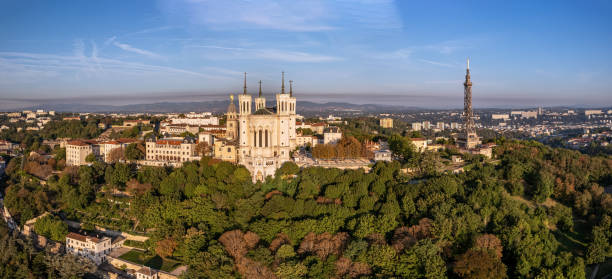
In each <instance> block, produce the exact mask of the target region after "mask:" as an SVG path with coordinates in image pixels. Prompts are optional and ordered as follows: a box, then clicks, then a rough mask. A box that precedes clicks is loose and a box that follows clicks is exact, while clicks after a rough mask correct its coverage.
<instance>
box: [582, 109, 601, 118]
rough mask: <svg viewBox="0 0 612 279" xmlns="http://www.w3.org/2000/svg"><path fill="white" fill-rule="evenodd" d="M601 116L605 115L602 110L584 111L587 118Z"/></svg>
mask: <svg viewBox="0 0 612 279" xmlns="http://www.w3.org/2000/svg"><path fill="white" fill-rule="evenodd" d="M600 114H603V111H602V110H600V109H587V110H585V111H584V115H585V116H591V115H600Z"/></svg>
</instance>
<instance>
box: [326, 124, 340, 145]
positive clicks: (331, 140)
mask: <svg viewBox="0 0 612 279" xmlns="http://www.w3.org/2000/svg"><path fill="white" fill-rule="evenodd" d="M340 139H342V131H340V128H338V127H334V126H332V127H328V128H327V129H325V131H324V132H323V144H336V143H337V142H338V141H340Z"/></svg>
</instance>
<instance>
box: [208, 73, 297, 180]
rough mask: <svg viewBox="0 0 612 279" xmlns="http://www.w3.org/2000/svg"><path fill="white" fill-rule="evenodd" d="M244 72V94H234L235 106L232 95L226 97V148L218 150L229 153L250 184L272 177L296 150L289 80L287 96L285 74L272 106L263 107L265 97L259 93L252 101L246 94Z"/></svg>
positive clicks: (293, 99)
mask: <svg viewBox="0 0 612 279" xmlns="http://www.w3.org/2000/svg"><path fill="white" fill-rule="evenodd" d="M246 85H247V83H246V73H245V75H244V92H243V93H242V94H239V95H238V107H237V108H236V104H234V96H233V95H231V96H230V104H229V106H228V109H227V122H226V139H227V142H228V144H227V146H223V147H221V148H220V149H222V150H223V149H227V150H231V152H232V153H234V152H235V153H234V154H236V161H237V162H238V163H239V164H242V165H244V166H245V167H246V168H247V169H248V170H249V171H250V172H251V176H252V177H253V181H263V180H264V179H265V178H266V177H267V176H274V174H275V172H276V170H277V169H278V168H280V166H281V165H282V164H283V163H285V162H287V161H289V160H291V152H292V151H293V150H294V149H295V148H296V127H295V123H296V113H295V112H296V106H295V105H296V101H295V97H293V86H292V81H290V82H289V93H286V92H285V74H284V73H283V74H282V81H281V92H280V93H278V94H276V95H275V97H276V103H275V106H273V107H267V106H266V98H265V97H264V96H263V94H262V91H261V81H259V95H258V96H257V97H256V98H255V103H254V105H255V107H253V98H252V97H251V95H249V94H248V93H247V86H246Z"/></svg>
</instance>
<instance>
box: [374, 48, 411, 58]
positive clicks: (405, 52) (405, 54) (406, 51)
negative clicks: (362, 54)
mask: <svg viewBox="0 0 612 279" xmlns="http://www.w3.org/2000/svg"><path fill="white" fill-rule="evenodd" d="M413 52H414V50H413V49H410V48H402V49H398V50H394V51H390V52H376V53H372V54H368V56H370V57H372V58H376V59H407V58H410V57H411V56H412V53H413Z"/></svg>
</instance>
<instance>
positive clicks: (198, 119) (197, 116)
mask: <svg viewBox="0 0 612 279" xmlns="http://www.w3.org/2000/svg"><path fill="white" fill-rule="evenodd" d="M168 121H169V122H170V124H174V125H176V124H187V125H190V126H205V125H219V118H218V117H216V116H213V115H212V113H210V112H204V113H194V112H190V113H188V114H186V115H185V117H177V118H170V119H168Z"/></svg>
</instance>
